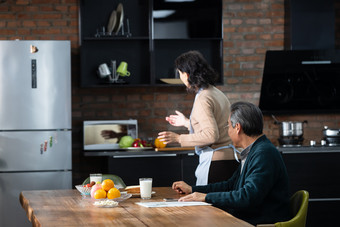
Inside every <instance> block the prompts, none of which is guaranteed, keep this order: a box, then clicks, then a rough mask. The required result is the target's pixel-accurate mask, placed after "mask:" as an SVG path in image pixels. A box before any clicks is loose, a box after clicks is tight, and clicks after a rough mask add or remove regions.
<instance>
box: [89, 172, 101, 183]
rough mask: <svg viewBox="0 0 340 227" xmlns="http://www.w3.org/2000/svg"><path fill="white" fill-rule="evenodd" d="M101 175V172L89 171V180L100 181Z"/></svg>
mask: <svg viewBox="0 0 340 227" xmlns="http://www.w3.org/2000/svg"><path fill="white" fill-rule="evenodd" d="M102 179H103V175H102V174H101V173H91V174H90V182H92V181H94V182H95V183H96V184H97V183H98V182H99V184H101V183H102Z"/></svg>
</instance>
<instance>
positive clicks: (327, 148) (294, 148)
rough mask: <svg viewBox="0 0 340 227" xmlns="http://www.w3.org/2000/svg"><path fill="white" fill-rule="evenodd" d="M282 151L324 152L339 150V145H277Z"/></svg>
mask: <svg viewBox="0 0 340 227" xmlns="http://www.w3.org/2000/svg"><path fill="white" fill-rule="evenodd" d="M277 149H278V150H279V151H281V152H282V153H320V152H322V153H324V152H340V146H321V145H316V146H297V145H292V146H279V147H277Z"/></svg>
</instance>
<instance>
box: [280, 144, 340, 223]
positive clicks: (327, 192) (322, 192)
mask: <svg viewBox="0 0 340 227" xmlns="http://www.w3.org/2000/svg"><path fill="white" fill-rule="evenodd" d="M279 150H280V151H281V153H282V156H283V159H284V162H285V164H286V167H287V171H288V176H289V182H290V193H291V194H293V193H294V192H296V191H298V190H307V191H308V192H309V196H310V198H309V205H308V215H307V224H306V226H308V227H314V226H337V225H338V224H337V223H338V220H337V215H338V212H339V210H340V184H339V183H338V179H340V165H339V164H338V163H339V160H340V147H321V146H319V147H295V148H294V147H292V148H279Z"/></svg>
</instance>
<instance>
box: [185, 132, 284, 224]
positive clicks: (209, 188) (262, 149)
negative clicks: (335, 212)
mask: <svg viewBox="0 0 340 227" xmlns="http://www.w3.org/2000/svg"><path fill="white" fill-rule="evenodd" d="M192 190H193V192H202V193H207V196H206V198H205V201H206V202H208V203H211V204H213V205H214V206H216V207H219V208H221V209H223V210H225V211H227V212H229V213H230V214H232V215H234V216H235V217H238V218H240V219H242V220H245V221H247V222H249V223H251V224H253V225H256V224H268V223H275V222H279V221H286V220H289V219H290V217H289V188H288V175H287V170H286V166H285V164H284V162H283V160H282V157H281V155H280V153H279V151H278V150H277V149H276V147H275V146H274V145H273V144H272V143H271V142H270V141H269V140H268V139H267V137H266V136H265V135H263V136H261V137H260V138H258V139H257V140H256V141H255V142H254V144H253V145H252V147H251V149H250V151H249V153H248V156H247V159H246V161H245V163H244V166H243V169H242V172H241V165H240V166H239V168H238V170H236V172H235V173H234V175H233V176H232V177H231V178H230V179H229V180H227V181H223V182H219V183H214V184H209V185H206V186H193V187H192Z"/></svg>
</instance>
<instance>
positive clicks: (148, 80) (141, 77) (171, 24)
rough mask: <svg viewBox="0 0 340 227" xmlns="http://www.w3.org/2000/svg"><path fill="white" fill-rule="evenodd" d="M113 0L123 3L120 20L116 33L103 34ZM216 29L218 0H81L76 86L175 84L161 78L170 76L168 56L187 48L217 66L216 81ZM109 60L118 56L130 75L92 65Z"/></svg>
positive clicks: (220, 63) (219, 28)
mask: <svg viewBox="0 0 340 227" xmlns="http://www.w3.org/2000/svg"><path fill="white" fill-rule="evenodd" d="M119 3H122V4H123V15H124V16H123V20H122V21H123V26H122V28H121V29H120V30H119V32H118V33H117V34H108V33H107V31H108V29H107V27H108V26H107V25H108V22H109V19H110V17H111V14H112V12H113V11H116V10H117V7H118V4H119ZM116 21H117V23H118V22H119V18H118V19H117V20H116ZM128 27H129V31H130V32H129V33H128V30H127V28H128ZM122 31H124V32H122ZM222 33H223V32H222V0H210V1H204V0H196V1H182V2H180V1H166V0H125V1H119V0H96V1H92V0H81V1H80V44H81V53H80V57H81V86H82V87H106V86H147V85H154V86H164V85H166V86H178V85H173V84H171V85H169V84H165V83H164V82H162V81H161V79H162V78H175V72H174V68H173V65H174V60H175V58H176V57H177V56H178V55H180V54H181V53H183V52H186V51H189V50H199V51H200V52H201V53H202V54H203V55H204V57H205V58H206V59H207V61H208V62H209V63H210V64H211V65H212V66H213V68H214V69H215V70H216V71H217V72H218V74H219V79H218V81H217V84H218V85H221V84H223V49H222V47H223V39H222V37H223V36H222ZM112 60H115V61H116V63H117V66H118V65H119V63H120V62H121V61H125V62H127V63H128V71H130V73H131V75H130V76H129V77H121V79H122V80H123V81H124V83H110V82H109V80H108V78H104V79H103V78H100V77H99V76H98V74H97V69H98V66H99V65H100V64H102V63H106V64H108V66H109V67H110V66H111V61H112Z"/></svg>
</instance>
